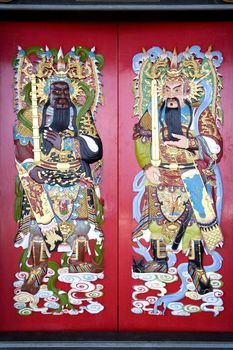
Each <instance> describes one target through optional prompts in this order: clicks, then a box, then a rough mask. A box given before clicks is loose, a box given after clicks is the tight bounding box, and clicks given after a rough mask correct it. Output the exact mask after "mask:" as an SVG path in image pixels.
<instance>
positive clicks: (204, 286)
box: [188, 240, 213, 295]
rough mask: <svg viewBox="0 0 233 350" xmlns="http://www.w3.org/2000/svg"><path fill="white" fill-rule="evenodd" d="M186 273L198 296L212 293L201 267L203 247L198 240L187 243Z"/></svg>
mask: <svg viewBox="0 0 233 350" xmlns="http://www.w3.org/2000/svg"><path fill="white" fill-rule="evenodd" d="M189 248H190V250H189V263H188V272H189V274H190V276H191V278H192V280H193V283H194V286H195V287H196V290H197V292H198V293H199V294H201V295H203V294H206V293H209V292H212V290H213V288H212V286H211V284H210V280H209V279H208V277H207V276H206V273H205V270H204V268H203V266H202V255H203V246H202V243H201V241H200V240H198V241H195V240H191V241H190V243H189Z"/></svg>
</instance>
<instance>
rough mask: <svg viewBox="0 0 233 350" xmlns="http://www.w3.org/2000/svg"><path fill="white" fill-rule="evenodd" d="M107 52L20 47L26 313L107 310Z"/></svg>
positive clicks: (18, 301) (19, 184) (19, 301)
mask: <svg viewBox="0 0 233 350" xmlns="http://www.w3.org/2000/svg"><path fill="white" fill-rule="evenodd" d="M103 63H104V61H103V57H102V56H101V55H97V54H96V53H95V49H94V48H93V49H91V50H89V49H87V48H85V47H80V46H79V47H73V48H71V50H70V51H69V52H68V53H67V54H66V55H65V56H63V53H62V49H61V48H60V49H59V51H58V50H56V49H55V48H52V49H49V48H48V47H46V48H45V50H44V49H43V48H41V47H31V48H28V49H26V50H24V49H22V48H21V47H19V48H18V54H17V57H16V58H15V60H14V68H15V101H16V103H15V105H16V112H17V121H16V125H15V128H14V142H15V157H16V167H17V170H18V177H17V180H16V205H15V220H16V221H17V223H18V232H17V235H16V238H15V246H16V247H21V249H23V254H22V256H21V259H20V270H19V271H18V272H17V273H16V280H15V282H14V288H15V289H14V292H15V296H14V307H15V308H16V309H17V310H18V313H19V314H20V315H30V314H31V313H33V312H40V313H42V314H63V313H64V314H65V313H66V314H70V315H77V314H79V313H83V312H87V313H91V314H95V313H98V312H100V311H102V310H103V308H104V306H103V305H102V303H101V298H100V297H101V296H102V295H103V285H102V279H103V277H104V272H103V233H102V231H101V224H102V220H103V206H102V200H101V197H100V189H99V184H100V181H101V166H102V160H101V159H102V143H101V139H100V137H99V135H98V132H97V130H96V127H95V122H94V115H95V112H96V107H97V105H98V104H99V103H102V101H103V96H102V86H101V82H100V80H99V76H100V71H101V69H102V67H103Z"/></svg>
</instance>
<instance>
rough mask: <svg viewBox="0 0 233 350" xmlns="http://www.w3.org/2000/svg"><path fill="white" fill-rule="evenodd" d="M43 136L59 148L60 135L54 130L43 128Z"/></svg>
mask: <svg viewBox="0 0 233 350" xmlns="http://www.w3.org/2000/svg"><path fill="white" fill-rule="evenodd" d="M44 138H45V140H48V141H49V142H51V144H52V145H53V146H54V147H55V148H56V149H59V150H60V149H61V136H60V135H59V134H58V133H57V132H56V131H52V130H45V131H44Z"/></svg>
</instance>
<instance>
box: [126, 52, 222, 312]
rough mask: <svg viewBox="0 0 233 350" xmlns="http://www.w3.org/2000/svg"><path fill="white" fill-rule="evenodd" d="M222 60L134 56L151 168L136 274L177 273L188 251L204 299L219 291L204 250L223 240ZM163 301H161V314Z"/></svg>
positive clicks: (140, 212) (142, 150)
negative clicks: (171, 270)
mask: <svg viewBox="0 0 233 350" xmlns="http://www.w3.org/2000/svg"><path fill="white" fill-rule="evenodd" d="M221 60H222V57H221V54H220V53H218V52H217V53H216V52H213V53H212V52H211V49H209V50H208V51H207V52H206V53H205V54H204V53H202V52H200V48H199V47H197V46H194V47H192V48H191V49H189V48H187V49H186V51H185V52H182V53H181V54H179V55H177V53H176V50H174V51H173V53H171V52H169V51H166V50H165V49H164V50H161V49H160V48H158V47H154V48H152V49H150V50H148V51H147V52H144V53H143V54H138V55H136V56H135V58H134V71H135V72H136V73H137V74H138V77H137V79H136V82H135V97H136V106H135V114H136V115H138V116H139V117H140V120H139V122H138V123H137V124H136V125H135V127H134V141H135V151H136V157H137V161H138V163H139V165H140V166H141V168H142V169H143V173H141V180H140V181H141V184H140V186H139V187H141V191H139V190H138V192H139V194H138V196H137V197H136V198H135V201H134V217H135V218H136V219H137V220H138V225H137V227H136V228H135V230H134V232H133V242H135V243H134V251H135V252H137V253H138V254H139V255H141V256H142V257H141V258H140V259H139V258H134V264H133V271H134V273H135V275H136V276H137V277H138V275H137V274H139V273H143V274H145V273H155V276H157V277H158V276H159V274H169V268H171V267H175V260H174V259H176V258H175V254H176V253H177V252H179V251H183V253H184V254H185V255H187V257H188V263H186V264H185V267H184V273H186V274H187V273H188V275H187V276H190V277H191V290H192V291H193V290H195V293H196V295H199V297H198V298H201V296H203V295H205V294H208V295H209V294H210V293H213V283H211V279H210V276H209V275H207V271H206V270H205V268H204V267H203V252H204V249H205V251H206V252H207V253H209V254H210V255H212V256H213V258H214V257H218V258H219V255H215V250H216V248H217V247H219V246H221V245H222V242H223V236H222V232H221V229H220V227H219V221H220V215H221V196H222V188H221V184H220V173H219V169H218V166H217V163H218V162H219V161H220V159H221V156H222V137H221V135H220V132H219V128H218V127H219V125H220V123H221V122H222V115H221V108H220V106H219V102H220V90H221V87H222V85H221V78H220V76H219V74H218V73H217V70H216V67H218V66H219V65H220V63H221ZM143 176H144V177H143ZM138 180H139V179H138V178H136V180H135V181H136V182H135V183H137V181H138ZM217 182H218V188H217ZM137 184H138V183H137ZM136 187H137V186H136ZM139 198H140V201H138V199H139ZM142 198H143V201H142V203H141V199H142ZM216 202H217V207H216ZM147 242H148V243H149V246H148V243H147ZM149 247H150V248H149ZM148 248H149V251H148ZM168 256H170V258H171V257H173V263H172V262H171V260H172V259H170V261H169V259H168ZM219 259H220V258H219ZM175 268H176V267H175ZM207 270H208V271H211V270H210V269H207ZM214 271H216V270H214ZM178 275H180V276H179V277H181V274H179V267H178ZM161 276H162V275H160V277H158V278H160V279H161ZM187 276H186V277H187ZM188 278H189V277H188ZM175 280H176V279H175ZM181 280H182V277H181ZM182 288H183V293H182V297H184V296H187V295H188V294H187V293H188V292H189V289H188V287H187V283H186V285H185V284H182ZM182 288H181V289H182ZM185 293H186V294H185ZM167 297H169V295H167ZM161 299H163V298H161ZM181 299H182V298H181V297H180V296H177V299H176V297H174V298H171V301H178V300H181ZM162 303H163V300H160V301H157V302H155V306H154V312H157V306H158V305H159V304H162ZM170 306H171V310H173V309H172V306H173V305H170ZM186 311H187V310H186ZM182 312H184V310H183V309H182Z"/></svg>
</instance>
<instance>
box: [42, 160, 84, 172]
mask: <svg viewBox="0 0 233 350" xmlns="http://www.w3.org/2000/svg"><path fill="white" fill-rule="evenodd" d="M39 166H41V167H42V168H45V169H49V170H60V171H69V170H71V169H78V168H79V167H80V161H79V160H76V161H74V162H70V163H60V162H54V163H52V162H48V161H46V160H42V161H41V162H40V164H39Z"/></svg>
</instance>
